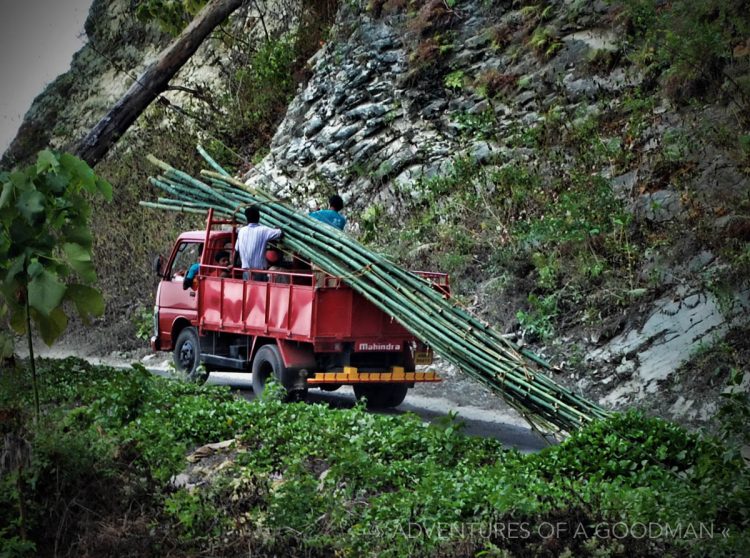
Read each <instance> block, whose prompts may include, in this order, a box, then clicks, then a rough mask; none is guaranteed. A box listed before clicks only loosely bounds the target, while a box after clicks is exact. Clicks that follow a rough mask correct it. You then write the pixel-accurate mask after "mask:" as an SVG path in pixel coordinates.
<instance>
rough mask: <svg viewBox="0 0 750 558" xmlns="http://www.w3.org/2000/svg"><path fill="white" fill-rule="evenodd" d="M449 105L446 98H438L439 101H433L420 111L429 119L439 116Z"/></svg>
mask: <svg viewBox="0 0 750 558" xmlns="http://www.w3.org/2000/svg"><path fill="white" fill-rule="evenodd" d="M447 106H448V102H447V101H445V100H444V99H438V100H437V101H433V102H431V103H430V104H429V105H427V106H426V107H425V108H423V109H422V110H421V111H420V114H421V115H422V116H423V117H424V118H427V119H428V120H429V119H432V118H435V117H436V116H439V115H440V114H441V113H442V112H443V111H444V110H445V107H447Z"/></svg>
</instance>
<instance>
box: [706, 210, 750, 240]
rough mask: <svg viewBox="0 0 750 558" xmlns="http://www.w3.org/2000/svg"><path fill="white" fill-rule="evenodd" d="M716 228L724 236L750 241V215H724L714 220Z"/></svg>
mask: <svg viewBox="0 0 750 558" xmlns="http://www.w3.org/2000/svg"><path fill="white" fill-rule="evenodd" d="M713 226H714V229H715V230H716V231H717V232H718V233H720V234H721V235H723V236H726V237H729V238H738V239H740V240H744V241H750V217H748V216H747V215H724V216H723V217H719V218H718V219H716V221H714V225H713Z"/></svg>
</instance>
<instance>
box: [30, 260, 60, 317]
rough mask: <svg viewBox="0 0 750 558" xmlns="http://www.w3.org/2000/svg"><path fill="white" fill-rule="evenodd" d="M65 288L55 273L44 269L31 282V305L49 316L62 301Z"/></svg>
mask: <svg viewBox="0 0 750 558" xmlns="http://www.w3.org/2000/svg"><path fill="white" fill-rule="evenodd" d="M65 288H66V287H65V285H64V284H63V283H61V282H60V281H59V280H58V278H57V276H56V275H55V274H53V273H50V272H49V271H47V270H45V271H42V273H40V274H39V275H37V276H36V277H34V279H32V280H31V282H30V283H29V305H30V306H31V307H32V308H34V309H35V310H37V311H38V312H39V313H40V314H42V315H43V316H49V314H50V312H52V310H54V309H55V308H57V307H58V306H59V305H60V302H62V298H63V296H64V295H65Z"/></svg>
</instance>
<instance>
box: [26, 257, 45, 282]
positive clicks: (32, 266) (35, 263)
mask: <svg viewBox="0 0 750 558" xmlns="http://www.w3.org/2000/svg"><path fill="white" fill-rule="evenodd" d="M42 271H44V266H43V265H42V264H40V263H39V260H37V259H34V260H32V261H31V263H29V268H28V269H27V272H28V274H29V277H32V278H33V277H36V276H37V275H39V274H40V273H41V272H42Z"/></svg>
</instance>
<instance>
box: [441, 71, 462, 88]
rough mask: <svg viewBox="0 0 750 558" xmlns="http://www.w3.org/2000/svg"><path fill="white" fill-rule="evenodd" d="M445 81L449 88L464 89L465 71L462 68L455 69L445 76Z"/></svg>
mask: <svg viewBox="0 0 750 558" xmlns="http://www.w3.org/2000/svg"><path fill="white" fill-rule="evenodd" d="M443 82H444V83H445V86H446V87H447V88H448V89H463V87H464V72H463V71H462V70H456V71H453V72H451V73H449V74H448V75H447V76H445V79H444V80H443Z"/></svg>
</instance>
